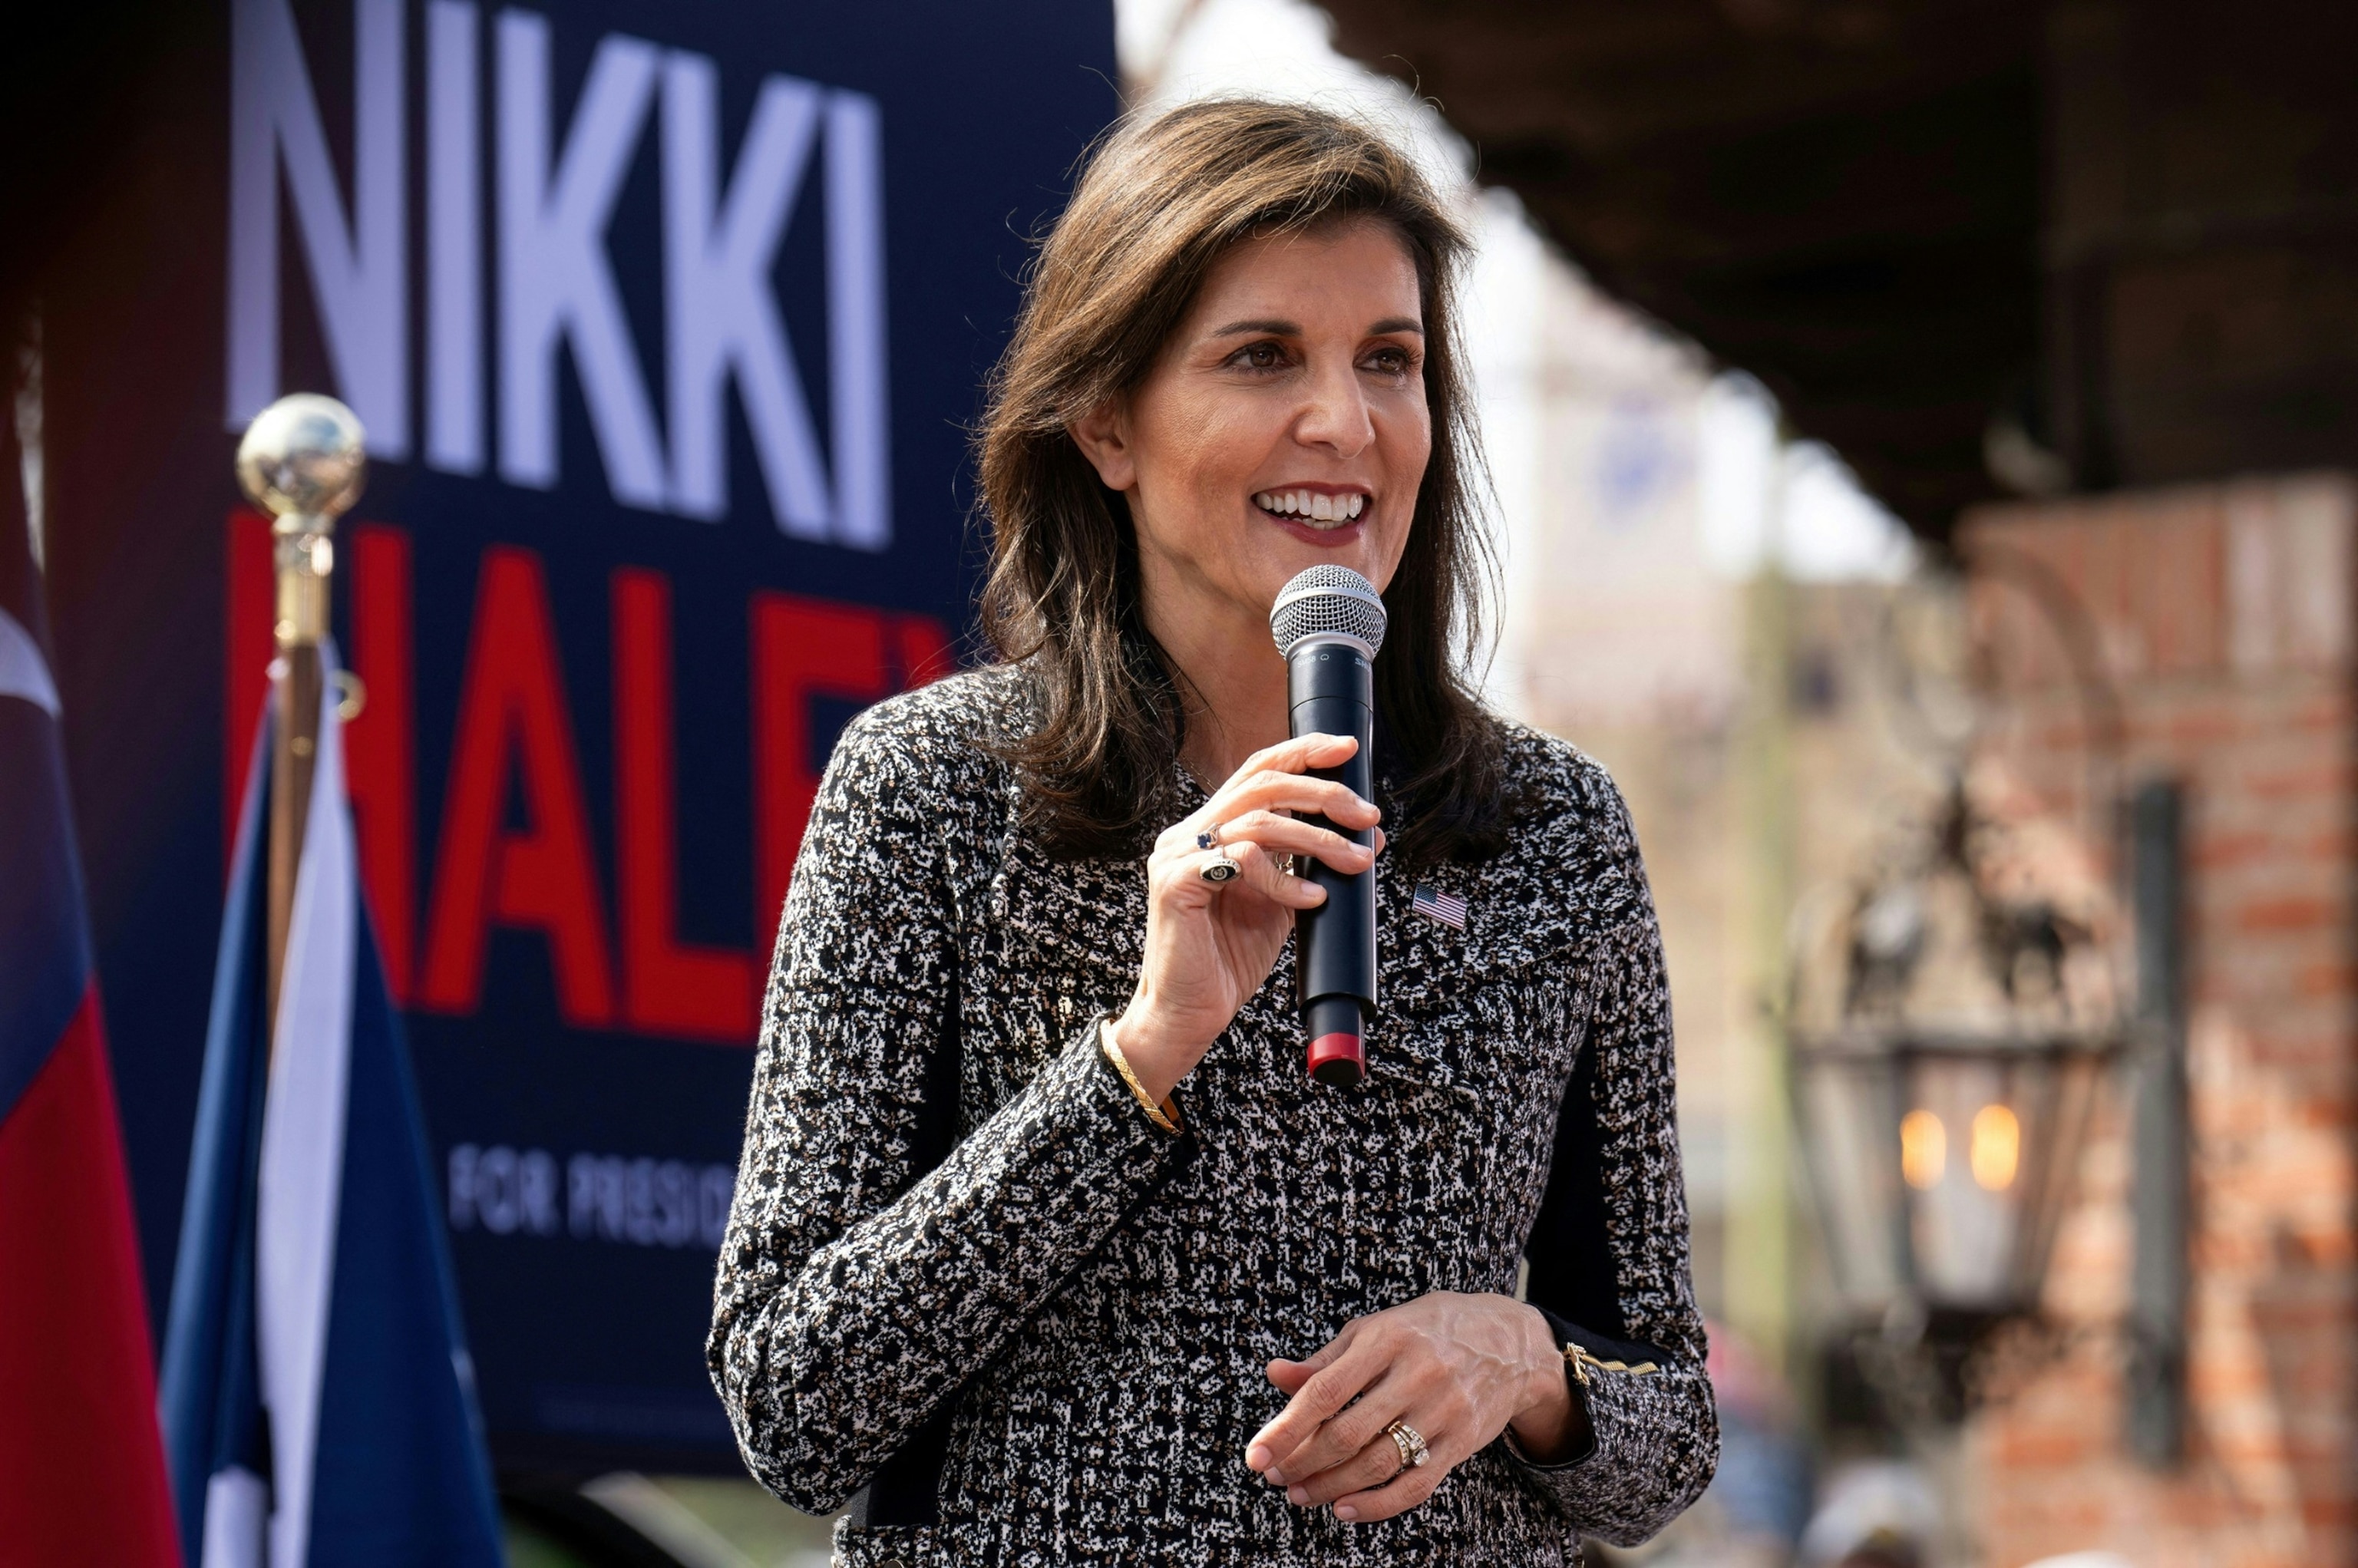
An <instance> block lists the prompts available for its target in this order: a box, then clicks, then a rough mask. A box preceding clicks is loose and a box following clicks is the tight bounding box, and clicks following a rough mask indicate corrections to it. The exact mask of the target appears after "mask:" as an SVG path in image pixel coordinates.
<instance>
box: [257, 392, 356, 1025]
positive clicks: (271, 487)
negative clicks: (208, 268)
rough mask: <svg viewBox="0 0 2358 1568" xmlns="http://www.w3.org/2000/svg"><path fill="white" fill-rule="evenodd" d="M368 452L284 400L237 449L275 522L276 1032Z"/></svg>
mask: <svg viewBox="0 0 2358 1568" xmlns="http://www.w3.org/2000/svg"><path fill="white" fill-rule="evenodd" d="M367 471H368V453H367V448H366V444H365V437H364V435H363V433H362V429H361V422H360V420H359V419H358V418H357V417H356V416H354V415H353V413H352V410H351V409H349V408H347V407H345V406H343V405H342V404H341V403H339V402H337V401H336V400H335V399H334V398H332V397H322V396H319V395H317V394H313V393H296V394H294V395H290V396H287V397H282V398H280V399H279V400H278V401H277V402H276V403H274V404H272V405H271V406H269V407H267V408H265V409H264V410H263V411H262V412H261V413H260V414H257V415H255V416H254V423H253V424H251V425H248V426H247V427H245V438H244V439H243V440H242V441H240V442H239V443H238V448H237V477H238V482H239V483H240V484H241V485H243V487H244V489H245V493H246V494H247V495H248V496H249V497H250V498H252V500H253V502H254V504H255V505H257V506H259V507H261V508H262V509H263V510H264V511H265V512H267V513H269V514H270V515H271V524H270V534H271V543H272V548H271V562H272V568H273V572H274V575H275V577H276V594H275V596H274V597H275V604H276V617H275V620H274V623H273V626H272V634H273V640H274V642H275V643H276V645H277V649H278V668H277V670H276V672H275V673H276V675H277V677H278V678H276V680H274V681H273V682H272V683H271V690H272V698H271V700H272V701H273V703H275V704H276V719H277V722H276V725H275V726H274V734H275V740H274V741H273V744H272V749H271V756H270V951H269V987H270V990H269V1003H270V1011H271V1016H272V1020H273V1024H274V1033H275V1025H276V1016H277V1011H278V978H279V973H280V970H281V968H282V967H283V966H284V964H285V961H286V957H287V925H288V923H289V921H290V920H291V919H292V917H293V914H294V909H295V869H296V867H297V865H298V864H299V863H300V862H301V859H302V854H303V825H304V823H305V822H306V821H307V820H308V818H309V815H310V805H311V771H312V768H313V767H314V766H315V765H316V762H317V755H318V752H319V693H320V685H321V682H322V679H323V677H324V673H325V672H324V668H323V665H322V664H321V660H320V654H319V644H320V643H322V642H324V641H325V640H326V639H327V635H328V589H329V586H330V582H331V580H332V579H333V577H334V574H335V569H336V547H335V537H334V536H335V529H336V519H337V518H338V517H340V516H341V515H342V514H343V513H344V512H345V510H346V509H347V508H349V507H350V506H351V505H352V503H353V502H355V501H357V500H358V499H360V493H361V487H362V483H363V482H365V481H366V478H367Z"/></svg>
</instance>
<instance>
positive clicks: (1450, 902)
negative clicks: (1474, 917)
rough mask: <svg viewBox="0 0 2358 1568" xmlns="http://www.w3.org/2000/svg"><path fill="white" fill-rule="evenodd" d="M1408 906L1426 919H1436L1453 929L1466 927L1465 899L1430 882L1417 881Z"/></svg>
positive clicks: (1460, 929)
mask: <svg viewBox="0 0 2358 1568" xmlns="http://www.w3.org/2000/svg"><path fill="white" fill-rule="evenodd" d="M1409 907H1410V908H1412V909H1413V910H1415V911H1416V912H1417V913H1418V914H1422V915H1423V916H1424V917H1425V918H1426V919H1427V920H1438V921H1439V922H1441V924H1442V925H1446V926H1448V927H1449V928H1450V929H1451V930H1453V931H1463V930H1465V929H1466V901H1465V900H1464V899H1462V898H1459V897H1458V896H1457V895H1456V894H1455V893H1446V892H1440V891H1439V890H1438V889H1436V888H1434V887H1433V884H1432V883H1431V882H1419V883H1417V884H1416V892H1414V893H1413V894H1412V895H1411V897H1410V899H1409Z"/></svg>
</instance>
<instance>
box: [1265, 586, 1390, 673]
mask: <svg viewBox="0 0 2358 1568" xmlns="http://www.w3.org/2000/svg"><path fill="white" fill-rule="evenodd" d="M1269 630H1270V635H1271V636H1272V637H1274V638H1276V639H1277V651H1278V652H1279V653H1281V654H1287V655H1289V656H1290V655H1291V654H1293V650H1294V649H1295V648H1296V647H1298V646H1300V645H1301V644H1302V643H1303V642H1304V641H1306V640H1307V639H1309V638H1312V637H1334V638H1339V639H1340V640H1342V641H1344V642H1347V643H1357V644H1358V646H1359V649H1360V651H1361V652H1363V653H1365V654H1367V655H1368V657H1369V658H1371V659H1372V658H1374V657H1375V656H1376V650H1378V649H1379V648H1381V647H1382V646H1383V645H1384V600H1383V596H1382V595H1380V594H1379V593H1378V592H1377V591H1376V589H1375V585H1374V584H1373V583H1370V582H1369V581H1368V579H1366V578H1363V577H1361V576H1360V575H1359V574H1358V573H1357V572H1355V571H1353V570H1352V569H1351V568H1348V567H1336V566H1320V567H1312V568H1310V569H1309V570H1307V571H1303V572H1298V573H1296V574H1295V575H1294V578H1293V581H1291V582H1289V583H1287V584H1286V585H1285V586H1284V587H1283V588H1282V589H1279V590H1278V595H1277V602H1276V604H1274V605H1272V606H1271V609H1270V612H1269Z"/></svg>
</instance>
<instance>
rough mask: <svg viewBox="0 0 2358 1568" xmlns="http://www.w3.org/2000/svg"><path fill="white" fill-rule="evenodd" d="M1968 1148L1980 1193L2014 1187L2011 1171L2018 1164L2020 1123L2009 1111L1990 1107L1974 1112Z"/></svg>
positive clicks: (2020, 1145) (1999, 1191)
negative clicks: (1971, 1134) (1972, 1128)
mask: <svg viewBox="0 0 2358 1568" xmlns="http://www.w3.org/2000/svg"><path fill="white" fill-rule="evenodd" d="M1970 1147H1971V1152H1970V1154H1969V1155H1968V1159H1969V1160H1970V1161H1971V1162H1972V1165H1973V1168H1974V1181H1975V1182H1977V1183H1979V1184H1981V1187H1982V1190H1983V1191H1985V1192H1992V1193H2002V1192H2004V1191H2006V1188H2008V1187H2010V1186H2012V1185H2014V1173H2015V1171H2016V1170H2017V1168H2018V1167H2019V1166H2020V1165H2021V1163H2022V1123H2021V1122H2020V1121H2018V1120H2017V1119H2015V1114H2014V1112H2013V1111H2012V1110H2009V1109H2008V1108H2006V1107H2005V1106H2002V1105H1995V1104H1993V1105H1985V1106H1984V1107H1982V1108H1981V1109H1979V1110H1977V1111H1975V1112H1974V1131H1973V1141H1972V1144H1971V1146H1970Z"/></svg>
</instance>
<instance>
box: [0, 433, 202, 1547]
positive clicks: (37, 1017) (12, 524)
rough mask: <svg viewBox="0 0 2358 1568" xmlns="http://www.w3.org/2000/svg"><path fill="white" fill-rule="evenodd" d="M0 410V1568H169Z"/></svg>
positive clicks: (133, 1250)
mask: <svg viewBox="0 0 2358 1568" xmlns="http://www.w3.org/2000/svg"><path fill="white" fill-rule="evenodd" d="M16 464H17V459H16V429H15V422H14V421H13V420H11V419H9V418H8V416H7V413H6V411H5V407H0V498H5V499H0V1562H6V1563H124V1564H127V1565H131V1568H166V1565H167V1564H173V1563H178V1562H179V1548H178V1542H177V1541H175V1540H174V1539H173V1533H172V1510H171V1504H170V1495H169V1492H168V1489H167V1487H166V1486H165V1482H164V1454H163V1448H162V1446H161V1444H159V1443H158V1441H157V1432H156V1370H155V1367H156V1363H155V1347H154V1346H153V1345H152V1344H151V1343H150V1342H149V1339H148V1335H147V1296H146V1286H145V1285H144V1284H142V1282H141V1281H140V1271H139V1246H138V1238H137V1235H136V1232H135V1230H134V1228H133V1226H132V1218H131V1188H130V1184H129V1182H128V1181H127V1180H126V1179H125V1177H124V1169H123V1133H122V1129H121V1125H120V1123H119V1122H118V1121H117V1120H116V1118H115V1110H114V1077H113V1076H112V1075H111V1073H110V1072H109V1069H108V1065H107V1054H106V1032H105V1029H104V1027H103V1024H102V1023H101V1021H100V1018H99V1007H98V984H97V976H96V974H95V972H94V969H93V966H92V958H91V946H90V930H89V926H88V924H87V922H86V920H85V918H84V914H83V908H82V891H81V863H80V860H78V858H77V856H76V854H75V849H74V835H73V822H72V816H71V813H70V809H69V806H68V801H67V795H66V770H65V751H64V746H63V743H62V738H61V736H60V735H59V713H60V705H59V701H58V687H57V682H56V681H55V680H54V679H53V678H52V677H51V676H50V672H49V659H48V657H47V656H46V654H45V653H44V651H43V643H44V642H45V641H46V638H45V636H44V626H45V622H44V619H43V616H42V614H41V594H40V586H41V584H40V574H39V572H38V568H36V567H35V566H34V564H33V559H32V552H31V541H30V536H29V535H28V533H27V528H26V519H25V514H24V513H23V512H22V510H21V509H20V508H21V506H22V492H20V491H19V490H18V488H17V485H16Z"/></svg>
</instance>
